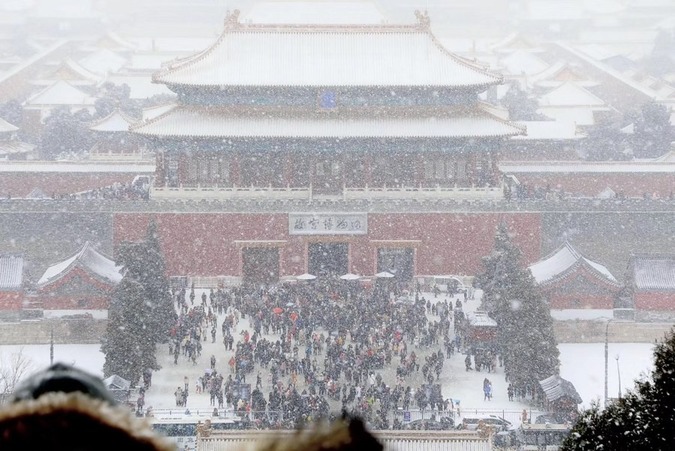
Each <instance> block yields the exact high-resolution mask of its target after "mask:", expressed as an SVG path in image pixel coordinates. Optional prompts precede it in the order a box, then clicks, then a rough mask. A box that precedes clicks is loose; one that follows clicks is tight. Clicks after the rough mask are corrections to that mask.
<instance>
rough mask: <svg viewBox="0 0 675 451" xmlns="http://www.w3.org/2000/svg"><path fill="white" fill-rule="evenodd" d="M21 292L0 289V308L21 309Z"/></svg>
mask: <svg viewBox="0 0 675 451" xmlns="http://www.w3.org/2000/svg"><path fill="white" fill-rule="evenodd" d="M22 308H23V293H21V292H18V291H0V310H21V309H22Z"/></svg>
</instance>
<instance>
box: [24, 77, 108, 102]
mask: <svg viewBox="0 0 675 451" xmlns="http://www.w3.org/2000/svg"><path fill="white" fill-rule="evenodd" d="M94 102H95V99H94V98H93V97H91V96H90V95H89V94H86V93H85V92H83V91H80V90H79V89H77V88H75V87H74V86H73V85H71V84H70V83H68V82H66V81H57V82H55V83H54V84H52V85H50V86H48V87H47V88H45V89H44V90H42V91H40V92H38V93H37V94H35V95H33V96H32V97H30V98H29V99H28V100H26V105H27V106H53V105H74V106H78V105H82V106H93V105H94Z"/></svg>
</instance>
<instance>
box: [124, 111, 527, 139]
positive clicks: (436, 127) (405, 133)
mask: <svg viewBox="0 0 675 451" xmlns="http://www.w3.org/2000/svg"><path fill="white" fill-rule="evenodd" d="M130 130H131V131H133V132H135V133H138V134H141V135H146V136H159V137H211V138H216V137H222V138H225V137H231V138H271V137H278V138H460V137H498V136H513V135H518V134H521V133H524V131H525V130H524V127H520V126H518V125H516V124H513V123H511V122H509V121H506V120H502V119H499V118H497V117H495V116H493V115H491V114H489V113H488V112H486V111H484V110H482V109H476V110H471V111H462V110H458V111H451V112H448V111H440V112H434V113H429V112H426V113H425V112H422V113H420V114H394V115H385V114H382V115H372V114H370V115H367V114H359V113H355V114H337V115H332V114H321V113H318V114H317V113H306V112H297V113H293V112H290V111H287V110H286V111H276V112H264V114H263V112H252V111H249V112H245V111H242V110H241V109H237V108H209V107H194V106H189V107H188V106H178V107H175V108H174V109H172V110H171V111H168V112H166V113H164V114H162V115H160V116H157V117H155V118H154V119H151V120H149V121H146V122H142V123H138V124H136V125H134V126H132V127H131V129H130Z"/></svg>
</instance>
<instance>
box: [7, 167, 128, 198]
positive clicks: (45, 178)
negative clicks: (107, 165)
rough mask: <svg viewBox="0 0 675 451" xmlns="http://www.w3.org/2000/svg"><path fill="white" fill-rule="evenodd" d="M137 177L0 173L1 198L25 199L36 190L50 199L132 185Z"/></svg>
mask: <svg viewBox="0 0 675 451" xmlns="http://www.w3.org/2000/svg"><path fill="white" fill-rule="evenodd" d="M136 175H138V174H137V173H134V174H124V173H122V174H92V173H77V172H76V173H67V172H66V173H35V172H33V173H30V172H11V173H7V172H3V173H0V196H1V197H13V198H14V197H15V198H23V197H26V196H28V195H29V194H30V193H31V191H33V190H34V189H35V188H39V189H40V190H42V192H44V193H45V194H46V195H47V196H50V197H53V196H62V195H64V194H73V193H79V192H82V191H89V190H93V189H96V188H102V187H105V186H110V185H112V184H114V183H117V182H119V183H131V182H132V181H133V179H134V177H135V176H136Z"/></svg>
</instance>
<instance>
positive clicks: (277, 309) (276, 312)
mask: <svg viewBox="0 0 675 451" xmlns="http://www.w3.org/2000/svg"><path fill="white" fill-rule="evenodd" d="M283 312H284V309H282V308H281V307H274V308H273V309H272V313H275V314H277V315H281V314H282V313H283Z"/></svg>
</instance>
